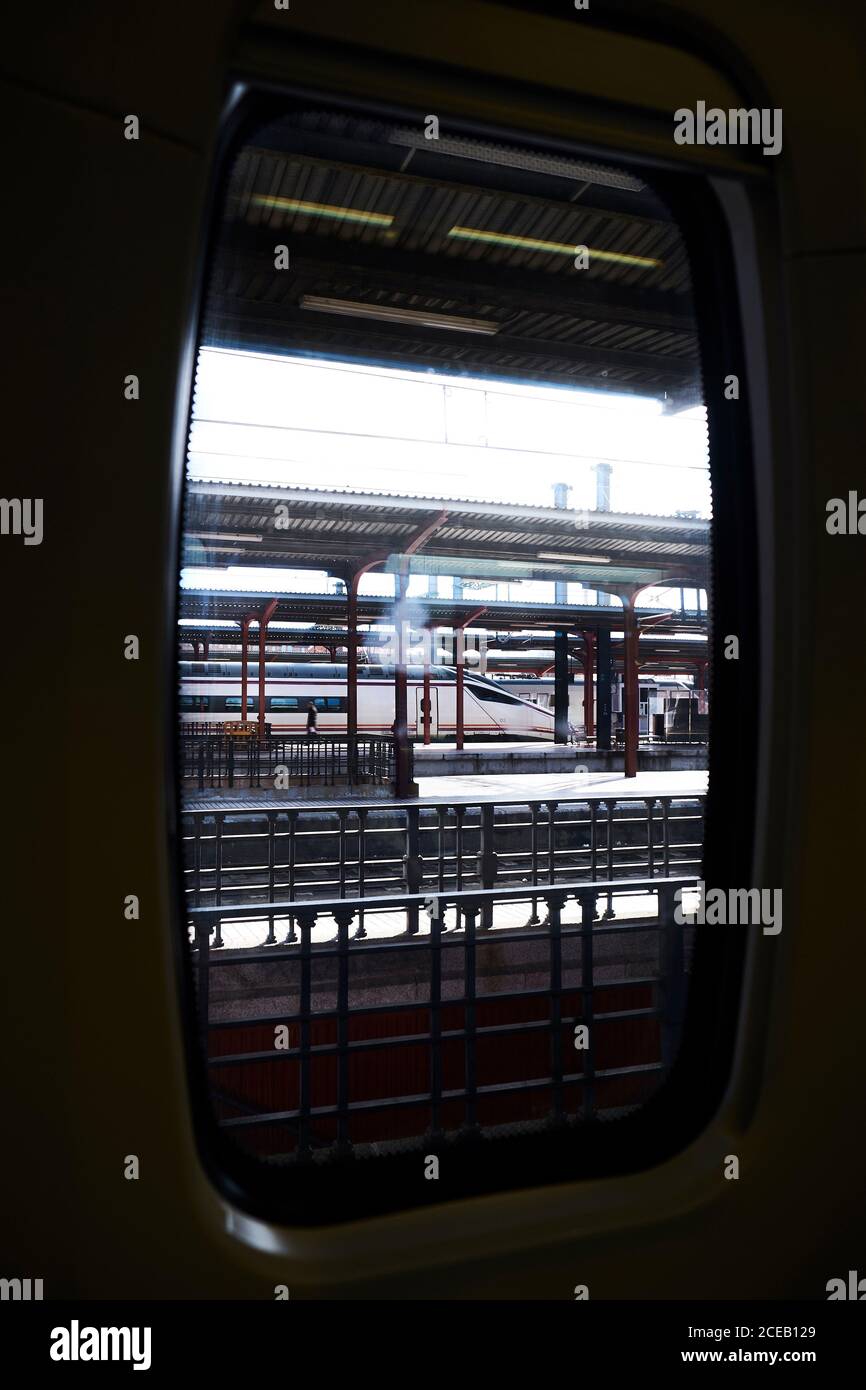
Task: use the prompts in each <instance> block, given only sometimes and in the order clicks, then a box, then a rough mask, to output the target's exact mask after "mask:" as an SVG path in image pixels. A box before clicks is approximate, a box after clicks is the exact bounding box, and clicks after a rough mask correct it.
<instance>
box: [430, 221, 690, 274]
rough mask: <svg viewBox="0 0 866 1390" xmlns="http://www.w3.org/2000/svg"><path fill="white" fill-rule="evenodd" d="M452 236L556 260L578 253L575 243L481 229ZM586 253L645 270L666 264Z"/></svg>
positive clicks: (589, 249)
mask: <svg viewBox="0 0 866 1390" xmlns="http://www.w3.org/2000/svg"><path fill="white" fill-rule="evenodd" d="M448 235H449V236H453V237H456V238H457V240H458V241H486V242H489V243H490V245H491V246H511V247H513V248H514V249H515V250H518V251H547V252H549V253H550V254H551V255H556V256H576V255H577V253H578V247H577V245H575V243H574V242H571V241H569V242H565V241H539V240H538V238H537V237H532V236H512V235H511V234H510V233H509V232H485V231H482V230H481V228H480V227H452V228H451V230H450V231H449V233H448ZM586 249H587V253H588V255H589V259H590V260H591V261H593V260H596V261H610V262H611V264H613V265H632V266H644V267H646V268H647V269H655V268H656V267H657V266H660V265H663V264H664V262H663V261H658V260H656V259H655V258H654V257H652V256H629V255H627V254H626V253H625V252H624V251H598V250H597V249H596V248H594V247H592V246H588V247H587V248H586Z"/></svg>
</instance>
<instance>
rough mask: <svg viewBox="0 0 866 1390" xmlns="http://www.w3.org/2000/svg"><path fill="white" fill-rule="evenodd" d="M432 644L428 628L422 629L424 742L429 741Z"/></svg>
mask: <svg viewBox="0 0 866 1390" xmlns="http://www.w3.org/2000/svg"><path fill="white" fill-rule="evenodd" d="M432 645H433V643H432V639H431V634H430V629H429V628H425V629H424V693H423V697H422V703H423V707H424V742H425V743H429V742H430V713H431V710H430V648H431V646H432Z"/></svg>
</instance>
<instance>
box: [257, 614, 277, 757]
mask: <svg viewBox="0 0 866 1390" xmlns="http://www.w3.org/2000/svg"><path fill="white" fill-rule="evenodd" d="M277 602H278V600H277V599H275V598H272V599H271V600H270V602H268V603H266V604H265V606H264V608H263V609H262V611H261V613H260V614H259V738H264V736H265V684H266V680H265V639H266V637H267V635H268V623H269V622H270V621H271V618H272V617H273V615H274V609H275V608H276V606H277Z"/></svg>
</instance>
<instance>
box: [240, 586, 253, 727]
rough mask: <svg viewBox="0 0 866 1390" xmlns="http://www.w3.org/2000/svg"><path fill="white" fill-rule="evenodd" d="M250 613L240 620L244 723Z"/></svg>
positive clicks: (245, 718)
mask: <svg viewBox="0 0 866 1390" xmlns="http://www.w3.org/2000/svg"><path fill="white" fill-rule="evenodd" d="M252 616H253V615H252V613H247V615H246V617H245V618H243V619H242V620H241V719H242V720H243V721H244V723H246V721H247V718H248V715H247V686H248V685H249V656H250V647H249V643H250V622H251V621H252Z"/></svg>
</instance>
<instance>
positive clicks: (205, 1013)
mask: <svg viewBox="0 0 866 1390" xmlns="http://www.w3.org/2000/svg"><path fill="white" fill-rule="evenodd" d="M210 933H211V929H210V927H209V926H208V924H207V922H206V921H205V920H203V919H202V918H201V917H199V918H197V919H196V924H195V939H196V946H197V947H198V961H197V971H196V975H197V980H198V989H197V994H198V1020H199V1033H200V1036H201V1045H202V1052H203V1055H204V1059H205V1062H207V1057H208V1051H209V1043H210Z"/></svg>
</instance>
